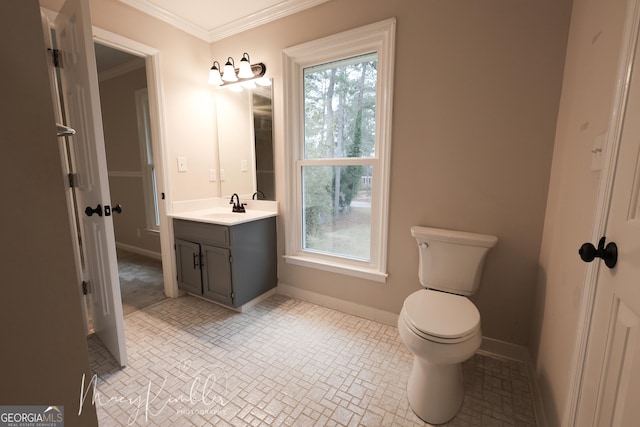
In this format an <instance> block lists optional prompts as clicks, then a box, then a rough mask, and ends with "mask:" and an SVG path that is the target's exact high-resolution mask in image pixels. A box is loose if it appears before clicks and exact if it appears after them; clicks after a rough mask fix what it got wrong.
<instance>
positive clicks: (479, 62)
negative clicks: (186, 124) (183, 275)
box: [211, 0, 570, 344]
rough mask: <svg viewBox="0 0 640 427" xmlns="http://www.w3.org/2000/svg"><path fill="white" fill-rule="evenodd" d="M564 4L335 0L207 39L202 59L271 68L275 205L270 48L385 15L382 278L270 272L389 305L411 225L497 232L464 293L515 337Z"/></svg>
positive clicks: (538, 228)
mask: <svg viewBox="0 0 640 427" xmlns="http://www.w3.org/2000/svg"><path fill="white" fill-rule="evenodd" d="M569 9H570V4H569V2H568V1H550V0H548V1H524V2H504V1H484V2H482V4H480V3H478V2H477V1H473V0H468V1H456V2H437V1H423V0H400V1H393V2H390V1H386V0H333V1H330V2H328V3H325V4H323V5H321V6H318V7H315V8H313V9H310V10H307V11H305V12H302V13H299V14H296V15H293V16H290V17H287V18H284V19H281V20H279V21H276V22H273V23H270V24H267V25H264V26H262V27H259V28H257V29H254V30H250V31H247V32H245V33H242V34H239V35H236V36H233V37H230V38H228V39H225V40H222V41H219V42H216V43H214V44H213V45H212V48H211V57H212V59H217V60H218V61H220V60H222V59H224V58H226V57H227V56H234V57H240V55H241V54H242V52H245V51H246V52H249V54H250V55H251V59H252V61H253V62H258V61H262V62H264V63H266V65H267V70H268V71H267V74H268V75H269V76H270V77H273V78H274V110H275V111H274V125H275V149H276V171H278V172H277V176H276V179H277V198H278V200H279V201H280V203H281V206H284V203H285V201H286V197H287V194H285V191H284V188H285V187H284V173H283V168H284V167H286V166H287V165H284V164H283V159H284V144H285V141H284V140H283V135H284V124H285V120H286V119H285V117H283V103H284V99H283V83H282V49H284V48H286V47H289V46H293V45H296V44H298V43H302V42H306V41H309V40H313V39H316V38H319V37H323V36H326V35H330V34H334V33H338V32H341V31H345V30H348V29H351V28H355V27H358V26H361V25H364V24H368V23H371V22H376V21H380V20H383V19H386V18H389V17H396V18H397V33H396V58H395V94H394V114H393V141H392V159H391V162H392V165H391V209H390V216H389V218H390V224H389V246H388V249H389V264H388V265H389V267H388V271H389V279H388V282H387V283H385V284H381V283H375V282H370V281H366V280H362V279H355V278H351V277H346V276H342V275H336V274H333V273H328V272H323V271H319V270H315V269H309V268H303V267H299V266H294V265H290V264H286V263H284V262H283V261H281V262H280V264H279V280H280V283H284V284H288V285H291V286H295V287H298V288H301V289H304V290H308V291H313V292H317V293H320V294H324V295H328V296H331V297H335V298H339V299H343V300H348V301H351V302H355V303H359V304H364V305H366V306H371V307H374V308H377V309H381V310H385V311H389V312H394V313H398V312H399V311H400V309H401V307H402V302H403V300H404V299H405V298H406V296H407V295H409V294H410V293H411V292H413V291H415V290H417V289H419V287H420V284H419V282H418V279H417V269H418V258H417V250H416V245H415V241H414V240H413V238H412V237H411V235H410V233H409V228H410V227H411V226H412V225H415V224H421V225H428V226H434V227H443V228H454V229H462V230H470V231H476V232H481V233H492V234H495V235H497V236H498V237H499V239H500V241H499V243H498V246H497V247H495V248H494V249H492V251H491V252H490V254H489V256H488V258H487V263H486V268H485V273H484V278H483V281H482V284H481V288H480V291H479V292H478V294H477V295H476V296H475V297H474V298H473V299H474V301H475V303H476V304H477V305H478V307H479V309H480V312H481V316H482V327H483V333H484V335H485V336H488V337H492V338H495V339H499V340H504V341H508V342H511V343H517V344H527V343H528V339H529V328H530V318H531V310H532V305H531V299H532V297H533V294H534V288H535V283H536V281H535V280H536V275H537V271H538V255H539V248H540V239H541V235H542V225H543V219H544V212H545V202H546V196H547V185H548V179H549V170H550V165H551V154H552V147H553V138H554V133H555V122H556V116H557V111H558V102H559V96H560V85H561V78H562V67H563V61H564V51H565V49H564V48H565V43H566V36H567V31H568V23H569ZM287 219H288V218H287V212H283V214H282V215H281V217H280V224H279V225H280V226H279V229H278V230H279V233H280V246H279V251H280V253H281V254H282V253H283V252H284V246H283V242H284V240H283V238H282V236H283V233H284V231H285V227H284V225H285V223H286V221H287Z"/></svg>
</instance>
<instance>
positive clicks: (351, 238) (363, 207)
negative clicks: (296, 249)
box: [302, 165, 372, 261]
mask: <svg viewBox="0 0 640 427" xmlns="http://www.w3.org/2000/svg"><path fill="white" fill-rule="evenodd" d="M371 172H372V168H371V166H370V165H367V166H363V165H350V166H305V167H303V168H302V181H303V190H302V191H303V244H302V247H303V249H304V250H311V251H315V252H322V253H327V254H331V255H338V256H346V257H351V258H357V259H361V260H366V261H369V259H370V250H371ZM335 189H338V191H335Z"/></svg>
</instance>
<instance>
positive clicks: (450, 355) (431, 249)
mask: <svg viewBox="0 0 640 427" xmlns="http://www.w3.org/2000/svg"><path fill="white" fill-rule="evenodd" d="M411 234H412V235H413V236H414V237H415V238H416V240H417V241H418V248H419V254H420V262H419V268H418V276H419V278H420V283H421V284H422V286H424V288H425V289H422V290H419V291H416V292H414V293H412V294H411V295H409V296H408V297H407V299H406V300H405V301H404V305H403V306H402V310H401V311H400V316H399V317H398V332H399V333H400V337H401V338H402V341H403V342H404V343H405V345H406V346H407V347H408V348H409V349H410V350H411V352H412V353H413V354H414V357H413V368H412V369H411V374H410V375H409V381H408V384H407V395H408V397H409V405H410V406H411V409H413V412H415V413H416V415H418V416H419V417H420V418H421V419H423V420H424V421H426V422H428V423H430V424H442V423H445V422H447V421H449V420H450V419H452V418H453V417H454V416H455V415H456V414H457V413H458V411H459V410H460V407H461V406H462V399H463V396H464V390H463V386H462V362H464V361H465V360H467V359H469V358H470V357H471V356H473V355H474V354H475V352H476V351H477V350H478V349H479V348H480V343H481V341H482V332H481V331H480V313H479V312H478V309H477V308H476V306H475V305H473V303H472V302H471V301H469V299H467V297H466V295H473V294H474V293H475V292H476V290H477V289H478V285H479V284H480V276H481V275H482V266H483V264H484V260H485V257H486V255H487V252H488V251H489V249H490V248H492V247H493V246H495V244H496V243H497V242H498V238H497V237H495V236H489V235H484V234H476V233H467V232H463V231H453V230H441V229H437V228H429V227H420V226H413V227H411Z"/></svg>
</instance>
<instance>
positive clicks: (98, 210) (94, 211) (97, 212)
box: [84, 205, 102, 216]
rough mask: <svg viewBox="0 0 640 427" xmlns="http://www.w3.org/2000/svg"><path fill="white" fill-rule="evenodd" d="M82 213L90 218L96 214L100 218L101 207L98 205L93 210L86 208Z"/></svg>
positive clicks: (89, 207)
mask: <svg viewBox="0 0 640 427" xmlns="http://www.w3.org/2000/svg"><path fill="white" fill-rule="evenodd" d="M84 213H85V214H87V216H91V215H93V214H98V216H102V206H101V205H98V206H96V207H95V208H92V207H91V206H87V208H86V209H85V210H84Z"/></svg>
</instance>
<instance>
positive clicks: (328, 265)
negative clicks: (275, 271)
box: [284, 255, 389, 283]
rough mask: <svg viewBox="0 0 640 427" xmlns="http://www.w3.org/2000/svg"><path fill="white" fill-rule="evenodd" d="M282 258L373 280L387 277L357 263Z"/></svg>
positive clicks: (379, 280)
mask: <svg viewBox="0 0 640 427" xmlns="http://www.w3.org/2000/svg"><path fill="white" fill-rule="evenodd" d="M284 260H285V261H286V262H287V263H289V264H295V265H299V266H302V267H310V268H317V269H319V270H324V271H331V272H333V273H339V274H344V275H347V276H353V277H359V278H361V279H367V280H373V281H375V282H381V283H386V282H387V277H389V275H388V274H386V273H381V272H379V271H377V270H372V269H368V268H362V267H358V266H357V265H348V264H345V263H335V262H330V261H327V260H323V259H316V258H308V257H303V256H292V255H285V256H284Z"/></svg>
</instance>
